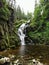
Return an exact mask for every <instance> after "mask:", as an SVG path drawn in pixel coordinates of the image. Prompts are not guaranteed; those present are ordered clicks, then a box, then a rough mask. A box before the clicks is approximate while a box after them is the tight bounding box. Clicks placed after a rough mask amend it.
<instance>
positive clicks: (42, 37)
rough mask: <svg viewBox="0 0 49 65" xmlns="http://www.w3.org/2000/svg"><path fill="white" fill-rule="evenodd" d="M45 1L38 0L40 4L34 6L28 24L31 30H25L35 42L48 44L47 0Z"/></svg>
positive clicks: (48, 11)
mask: <svg viewBox="0 0 49 65" xmlns="http://www.w3.org/2000/svg"><path fill="white" fill-rule="evenodd" d="M45 1H46V0H45ZM45 1H44V0H40V5H39V6H37V7H35V11H34V17H33V19H32V20H31V24H30V26H31V29H32V30H30V31H28V32H27V33H28V37H30V38H31V39H32V41H33V43H35V44H36V43H38V44H39V43H40V44H49V1H46V2H45ZM42 11H43V12H42ZM41 12H42V14H41Z"/></svg>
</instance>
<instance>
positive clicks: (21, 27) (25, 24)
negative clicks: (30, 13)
mask: <svg viewBox="0 0 49 65" xmlns="http://www.w3.org/2000/svg"><path fill="white" fill-rule="evenodd" d="M29 22H30V20H28V21H27V22H26V23H23V24H22V25H21V26H20V27H19V29H18V36H19V38H20V40H21V45H25V34H24V31H25V29H26V27H28V23H29Z"/></svg>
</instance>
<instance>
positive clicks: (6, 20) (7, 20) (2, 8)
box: [0, 0, 17, 49]
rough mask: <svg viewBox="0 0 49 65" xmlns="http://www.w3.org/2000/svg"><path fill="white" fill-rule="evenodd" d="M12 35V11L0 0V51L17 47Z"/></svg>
mask: <svg viewBox="0 0 49 65" xmlns="http://www.w3.org/2000/svg"><path fill="white" fill-rule="evenodd" d="M15 36H16V34H15V33H14V9H12V8H11V7H9V5H7V3H6V0H0V49H5V48H7V47H10V46H11V45H17V43H16V42H17V40H15Z"/></svg>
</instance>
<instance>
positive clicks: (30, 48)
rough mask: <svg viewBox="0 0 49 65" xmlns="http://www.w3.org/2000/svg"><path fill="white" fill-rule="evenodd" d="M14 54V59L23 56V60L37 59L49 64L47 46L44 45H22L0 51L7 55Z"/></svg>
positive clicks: (45, 64)
mask: <svg viewBox="0 0 49 65" xmlns="http://www.w3.org/2000/svg"><path fill="white" fill-rule="evenodd" d="M10 54H11V55H15V56H16V59H20V58H21V57H23V59H25V60H27V61H28V60H32V59H39V60H40V62H41V63H43V64H44V65H49V46H45V45H22V46H18V47H16V48H15V49H8V50H5V51H0V55H2V56H6V57H8V56H9V55H10Z"/></svg>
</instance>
